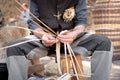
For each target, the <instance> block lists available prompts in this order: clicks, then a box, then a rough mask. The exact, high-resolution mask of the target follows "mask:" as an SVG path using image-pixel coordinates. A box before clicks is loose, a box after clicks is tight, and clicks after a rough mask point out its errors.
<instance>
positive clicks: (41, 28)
mask: <svg viewBox="0 0 120 80" xmlns="http://www.w3.org/2000/svg"><path fill="white" fill-rule="evenodd" d="M16 8H17V10H18V11H19V12H22V11H21V10H20V9H19V8H18V7H16ZM29 20H31V21H32V22H33V23H34V24H35V25H36V26H38V27H39V28H41V29H42V30H44V31H46V32H47V33H50V34H52V35H54V34H53V33H51V32H50V31H49V30H47V29H46V28H44V27H42V26H41V25H39V24H38V23H37V22H35V21H34V20H32V19H31V18H30V19H29ZM32 31H34V30H32ZM54 36H56V35H54Z"/></svg>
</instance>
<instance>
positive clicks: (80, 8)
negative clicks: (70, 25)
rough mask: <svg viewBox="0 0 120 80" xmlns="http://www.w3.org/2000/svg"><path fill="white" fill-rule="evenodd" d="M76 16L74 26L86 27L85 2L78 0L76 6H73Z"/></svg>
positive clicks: (84, 0)
mask: <svg viewBox="0 0 120 80" xmlns="http://www.w3.org/2000/svg"><path fill="white" fill-rule="evenodd" d="M75 11H76V16H75V25H76V26H78V25H81V26H84V27H86V25H87V4H86V0H79V1H78V4H77V5H76V6H75Z"/></svg>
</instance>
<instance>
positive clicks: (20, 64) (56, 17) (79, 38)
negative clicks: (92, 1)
mask: <svg viewBox="0 0 120 80" xmlns="http://www.w3.org/2000/svg"><path fill="white" fill-rule="evenodd" d="M71 7H72V9H71ZM30 11H31V12H32V13H33V14H34V15H35V16H36V17H37V18H38V19H40V20H42V21H43V22H44V23H45V24H46V25H48V26H49V27H50V28H51V29H52V30H54V31H55V32H61V31H64V30H68V32H67V33H66V34H58V35H57V36H56V37H54V36H53V35H51V34H48V33H47V32H46V31H44V30H42V29H41V28H38V27H37V26H35V25H34V23H33V22H32V21H29V22H28V23H29V28H30V29H33V31H32V33H33V35H31V36H27V37H24V38H21V39H18V40H16V41H13V42H12V43H10V44H9V45H13V44H16V43H19V42H22V41H28V40H33V39H36V40H34V41H31V42H27V43H24V44H22V45H17V46H14V47H10V48H8V49H7V57H8V58H7V66H8V72H9V80H27V73H28V62H27V60H28V59H37V58H39V57H43V56H46V55H47V54H48V51H49V50H51V49H54V47H55V46H54V44H55V43H57V42H58V41H60V42H61V43H65V42H67V43H69V44H70V45H71V47H72V49H73V51H74V52H75V53H76V54H80V55H83V56H91V67H92V69H91V72H92V75H91V80H109V74H110V70H111V63H112V53H113V51H112V49H113V48H112V44H111V41H110V40H109V39H108V38H107V37H105V36H102V35H96V34H89V33H87V32H85V27H86V23H87V20H86V19H87V17H86V15H87V6H86V0H30ZM74 11H75V12H74ZM69 12H71V13H70V16H72V17H66V14H69ZM74 13H75V16H74ZM67 16H69V15H67ZM73 16H74V17H73ZM31 18H32V19H33V20H34V21H35V22H37V23H38V24H40V23H39V21H37V20H36V19H35V17H33V16H32V17H31ZM40 25H42V24H40ZM42 26H43V25H42ZM43 27H44V26H43ZM39 39H40V40H39ZM35 51H38V52H39V54H36V52H35Z"/></svg>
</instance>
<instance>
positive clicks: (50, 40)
mask: <svg viewBox="0 0 120 80" xmlns="http://www.w3.org/2000/svg"><path fill="white" fill-rule="evenodd" d="M41 39H42V43H43V45H45V46H46V47H49V46H52V45H53V44H55V43H57V42H58V40H57V38H55V37H53V36H52V35H51V34H44V35H43V36H42V38H41Z"/></svg>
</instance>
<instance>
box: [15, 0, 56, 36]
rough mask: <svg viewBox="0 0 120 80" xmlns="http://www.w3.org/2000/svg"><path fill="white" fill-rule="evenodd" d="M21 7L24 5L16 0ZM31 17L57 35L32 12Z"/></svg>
mask: <svg viewBox="0 0 120 80" xmlns="http://www.w3.org/2000/svg"><path fill="white" fill-rule="evenodd" d="M15 1H16V2H17V3H18V4H19V5H20V6H21V7H22V4H21V3H20V2H18V1H17V0H15ZM30 15H32V17H34V18H35V19H36V20H37V21H39V22H40V23H41V24H42V25H44V26H45V27H46V28H47V29H49V30H50V31H51V32H53V33H54V34H55V35H57V33H56V32H54V31H53V30H52V29H51V28H50V27H49V26H47V25H46V24H45V23H44V22H42V21H41V20H40V19H38V18H37V17H36V16H35V15H34V14H33V13H32V12H30Z"/></svg>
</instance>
